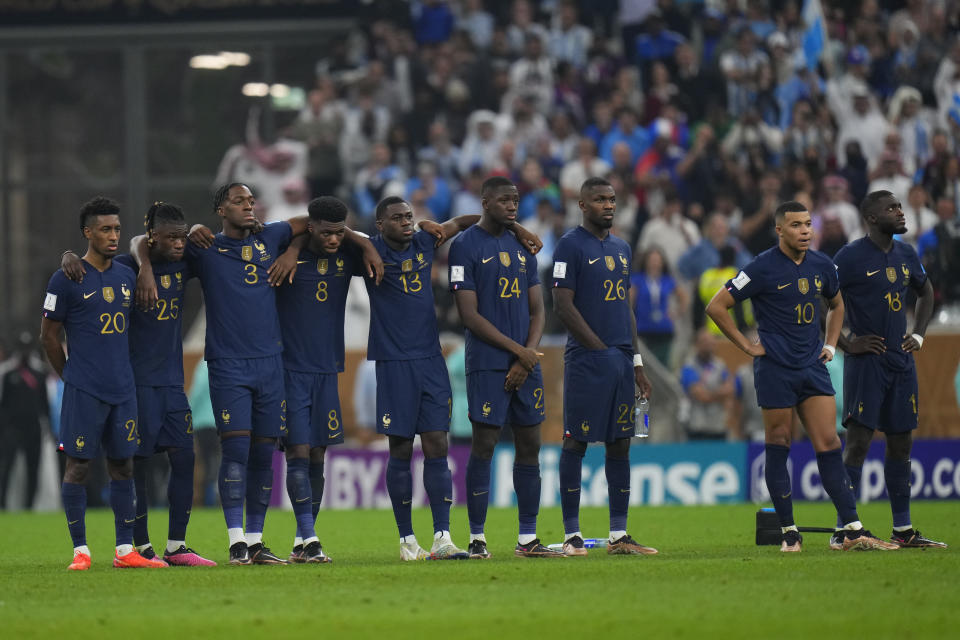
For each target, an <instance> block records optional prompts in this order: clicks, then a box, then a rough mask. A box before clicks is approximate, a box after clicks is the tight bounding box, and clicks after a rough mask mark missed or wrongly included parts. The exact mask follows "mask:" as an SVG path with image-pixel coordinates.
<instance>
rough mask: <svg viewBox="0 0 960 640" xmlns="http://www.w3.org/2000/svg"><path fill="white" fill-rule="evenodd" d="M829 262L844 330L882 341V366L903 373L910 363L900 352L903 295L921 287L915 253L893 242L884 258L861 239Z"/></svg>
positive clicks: (922, 275)
mask: <svg viewBox="0 0 960 640" xmlns="http://www.w3.org/2000/svg"><path fill="white" fill-rule="evenodd" d="M834 261H835V262H836V264H837V274H838V276H839V277H840V291H841V292H842V293H843V306H844V309H845V311H846V314H847V324H848V325H849V326H850V330H851V331H852V332H853V334H854V335H857V336H865V335H875V336H880V337H881V338H884V342H885V344H886V347H887V350H886V352H885V353H884V354H883V356H882V358H883V361H884V363H885V364H887V365H889V366H890V367H892V368H893V369H898V370H904V369H907V368H908V367H909V366H910V364H911V360H912V357H911V355H910V354H909V353H905V352H904V351H903V350H902V349H901V348H900V345H901V343H902V342H903V338H904V336H905V335H906V333H907V289H908V288H911V289H920V288H921V287H923V284H924V283H925V282H926V281H927V274H926V272H925V271H924V270H923V266H922V265H921V264H920V260H919V258H917V252H916V251H914V249H913V247H911V246H910V245H908V244H906V243H903V242H899V241H897V240H894V241H893V247H892V248H891V249H890V251H889V252H885V251H883V249H881V248H880V247H878V246H877V245H876V244H874V242H873V241H872V240H871V239H870V238H869V237H867V236H864V237H863V238H860V239H859V240H854V241H853V242H851V243H850V244H848V245H846V246H845V247H843V248H842V249H840V251H838V252H837V255H836V256H835V257H834Z"/></svg>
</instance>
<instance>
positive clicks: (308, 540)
mask: <svg viewBox="0 0 960 640" xmlns="http://www.w3.org/2000/svg"><path fill="white" fill-rule="evenodd" d="M311 542H320V538H318V537H317V536H310V537H309V538H307V539H306V540H304V541H303V546H307V545H308V544H310V543H311Z"/></svg>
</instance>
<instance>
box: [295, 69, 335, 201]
mask: <svg viewBox="0 0 960 640" xmlns="http://www.w3.org/2000/svg"><path fill="white" fill-rule="evenodd" d="M323 86H324V88H321V89H314V90H313V91H311V92H310V93H309V94H307V106H306V107H304V109H303V111H301V112H300V115H299V116H298V117H297V119H296V120H295V121H294V123H293V125H291V127H290V131H289V135H290V137H291V138H293V139H295V140H299V141H301V142H305V143H306V144H307V147H308V149H309V154H310V156H309V165H308V168H307V180H308V182H309V183H310V195H311V196H312V197H319V196H321V195H329V194H332V193H334V191H335V190H336V188H337V186H338V185H339V184H340V180H341V177H342V172H341V170H340V156H339V154H338V153H337V150H338V146H339V141H340V130H341V129H342V128H343V112H342V107H341V106H340V105H338V104H336V102H335V99H334V95H333V85H332V83H324V85H323Z"/></svg>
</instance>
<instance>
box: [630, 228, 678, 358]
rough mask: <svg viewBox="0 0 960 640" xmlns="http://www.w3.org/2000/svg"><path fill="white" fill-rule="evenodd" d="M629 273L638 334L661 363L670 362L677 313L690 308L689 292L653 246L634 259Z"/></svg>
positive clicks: (631, 299)
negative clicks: (688, 304) (671, 273)
mask: <svg viewBox="0 0 960 640" xmlns="http://www.w3.org/2000/svg"><path fill="white" fill-rule="evenodd" d="M634 265H635V266H636V271H634V273H633V274H632V275H631V276H630V305H631V306H632V307H633V313H634V316H635V317H636V321H637V335H639V336H640V339H641V340H643V343H644V344H645V345H647V348H648V349H650V351H652V352H653V355H654V356H656V358H657V360H659V361H660V364H662V365H664V366H669V364H670V348H671V346H672V345H673V336H674V325H673V322H674V317H676V315H677V314H678V313H682V312H683V311H684V310H685V309H686V308H687V302H688V299H687V294H686V291H685V290H684V289H683V287H680V286H678V284H677V281H676V280H674V279H673V276H671V275H670V270H669V268H668V267H667V262H666V257H665V256H664V255H663V251H661V250H660V248H659V247H657V246H651V247H650V248H649V249H647V250H646V251H644V252H643V253H642V254H641V255H640V259H639V260H635V261H634Z"/></svg>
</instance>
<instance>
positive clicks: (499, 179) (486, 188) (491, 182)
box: [480, 176, 516, 198]
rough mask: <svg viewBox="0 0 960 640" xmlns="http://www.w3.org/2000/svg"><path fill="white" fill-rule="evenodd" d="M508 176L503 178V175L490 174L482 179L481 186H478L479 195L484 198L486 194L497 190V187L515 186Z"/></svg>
mask: <svg viewBox="0 0 960 640" xmlns="http://www.w3.org/2000/svg"><path fill="white" fill-rule="evenodd" d="M515 186H516V185H515V184H513V183H512V182H511V181H510V179H509V178H504V177H503V176H492V177H490V178H487V179H486V180H484V181H483V186H482V187H480V197H481V198H486V197H487V195H488V194H491V193H493V192H494V191H497V190H498V189H503V188H504V187H515Z"/></svg>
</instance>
